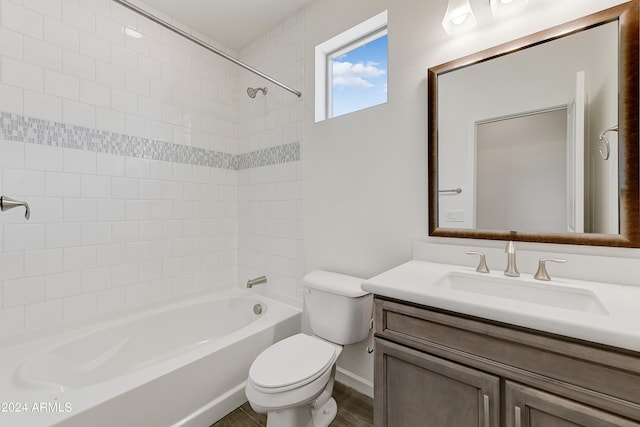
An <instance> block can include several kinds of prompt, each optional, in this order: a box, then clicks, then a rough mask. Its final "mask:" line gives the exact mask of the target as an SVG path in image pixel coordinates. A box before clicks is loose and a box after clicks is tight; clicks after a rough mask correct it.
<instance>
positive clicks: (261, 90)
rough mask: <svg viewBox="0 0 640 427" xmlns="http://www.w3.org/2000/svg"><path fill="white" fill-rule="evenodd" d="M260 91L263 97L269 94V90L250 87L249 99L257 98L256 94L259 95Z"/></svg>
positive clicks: (248, 91) (248, 89)
mask: <svg viewBox="0 0 640 427" xmlns="http://www.w3.org/2000/svg"><path fill="white" fill-rule="evenodd" d="M258 91H260V92H262V94H263V95H266V94H267V88H266V87H256V88H252V87H248V88H247V95H249V98H255V97H256V94H257V93H258Z"/></svg>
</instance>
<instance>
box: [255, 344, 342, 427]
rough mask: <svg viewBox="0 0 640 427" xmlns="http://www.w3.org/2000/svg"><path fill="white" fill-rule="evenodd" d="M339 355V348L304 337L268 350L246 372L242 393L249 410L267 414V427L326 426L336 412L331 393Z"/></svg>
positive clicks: (275, 345) (340, 348) (276, 345)
mask: <svg viewBox="0 0 640 427" xmlns="http://www.w3.org/2000/svg"><path fill="white" fill-rule="evenodd" d="M341 352H342V347H341V346H338V345H335V344H333V343H329V342H327V341H324V340H322V339H321V338H318V337H313V336H310V335H305V334H297V335H294V336H291V337H289V338H286V339H284V340H282V341H279V342H278V343H276V344H274V345H273V346H271V347H269V348H268V349H267V350H265V351H264V352H262V353H261V354H260V355H259V356H258V357H257V358H256V360H255V361H254V362H253V364H252V365H251V369H250V370H249V379H248V381H247V386H246V389H245V392H246V394H247V399H248V400H249V402H250V404H251V407H252V408H253V409H254V410H255V411H256V412H259V413H265V412H266V413H268V414H269V415H268V417H267V426H269V427H271V426H280V427H283V426H289V425H291V426H309V427H311V426H314V427H317V426H328V425H329V424H330V423H331V421H332V420H333V418H335V414H336V412H337V405H336V404H335V401H333V399H332V398H331V393H332V392H333V379H334V377H335V361H336V360H337V359H338V356H339V355H340V353H341ZM329 386H330V389H329ZM322 419H325V420H326V421H325V422H323V421H322Z"/></svg>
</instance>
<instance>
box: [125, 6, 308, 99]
mask: <svg viewBox="0 0 640 427" xmlns="http://www.w3.org/2000/svg"><path fill="white" fill-rule="evenodd" d="M113 1H114V2H116V3H119V4H121V5H122V6H124V7H126V8H128V9H131V10H133V11H134V12H136V13H137V14H139V15H142V16H144V17H145V18H147V19H150V20H151V21H153V22H155V23H156V24H158V25H160V26H162V27H164V28H166V29H168V30H170V31H173V32H174V33H176V34H178V35H181V36H182V37H184V38H186V39H188V40H190V41H192V42H194V43H195V44H197V45H199V46H201V47H203V48H205V49H207V50H208V51H211V52H213V53H215V54H216V55H219V56H221V57H223V58H224V59H226V60H228V61H231V62H233V63H234V64H236V65H239V66H240V67H242V68H244V69H245V70H248V71H251V72H252V73H254V74H257V75H258V76H260V77H262V78H263V79H266V80H269V81H270V82H271V83H273V84H275V85H278V86H280V87H281V88H282V89H284V90H287V91H289V92H291V93H293V94H294V95H296V96H297V97H298V98H300V97H301V96H302V92H299V91H297V90H295V89H292V88H290V87H289V86H287V85H285V84H284V83H281V82H279V81H278V80H276V79H274V78H273V77H270V76H268V75H266V74H265V73H263V72H262V71H259V70H256V69H255V68H253V67H252V66H250V65H247V64H245V63H244V62H242V61H240V60H238V59H236V58H234V57H233V56H231V55H228V54H226V53H224V52H223V51H221V50H219V49H216V48H215V47H213V46H211V45H210V44H208V43H205V42H203V41H202V40H200V39H198V38H196V37H193V36H192V35H191V34H189V33H186V32H184V31H182V30H181V29H179V28H177V27H175V26H173V25H171V24H169V23H168V22H166V21H163V20H162V19H160V18H158V17H157V16H155V15H152V14H150V13H149V12H147V11H146V10H144V9H141V8H139V7H138V6H136V5H134V4H131V3H129V2H128V1H127V0H113Z"/></svg>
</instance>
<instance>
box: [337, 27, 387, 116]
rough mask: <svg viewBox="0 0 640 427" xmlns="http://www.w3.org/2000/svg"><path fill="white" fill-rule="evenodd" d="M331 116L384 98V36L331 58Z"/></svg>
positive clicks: (381, 100) (385, 51)
mask: <svg viewBox="0 0 640 427" xmlns="http://www.w3.org/2000/svg"><path fill="white" fill-rule="evenodd" d="M332 67H333V106H332V107H333V117H336V116H340V115H343V114H347V113H351V112H353V111H357V110H362V109H363V108H368V107H372V106H374V105H378V104H382V103H385V102H387V36H386V35H384V36H382V37H380V38H378V39H376V40H373V41H371V42H369V43H367V44H365V45H363V46H360V47H359V48H357V49H354V50H352V51H350V52H347V53H346V54H344V55H341V56H340V57H338V58H335V59H334V60H333V64H332Z"/></svg>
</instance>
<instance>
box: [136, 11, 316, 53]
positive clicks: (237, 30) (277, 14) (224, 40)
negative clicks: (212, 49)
mask: <svg viewBox="0 0 640 427" xmlns="http://www.w3.org/2000/svg"><path fill="white" fill-rule="evenodd" d="M312 1H313V0H180V1H176V0H142V1H140V2H136V3H137V4H140V6H141V7H144V3H146V4H148V5H149V6H151V7H153V8H154V9H157V10H159V11H161V12H163V13H166V14H167V15H169V16H171V17H172V18H173V19H176V20H178V21H180V22H182V23H183V24H186V25H188V26H189V27H191V28H193V29H195V30H197V31H199V32H201V33H202V34H205V35H207V36H209V37H211V38H212V39H213V40H215V41H217V42H218V43H221V44H222V45H223V46H226V47H228V48H232V49H240V48H242V47H244V46H246V45H247V44H249V43H251V42H252V41H253V40H255V39H256V38H257V37H258V36H260V35H262V34H264V33H266V32H267V31H269V30H270V29H271V28H273V27H274V26H275V25H276V24H278V23H279V22H281V21H282V20H284V19H285V18H287V17H288V16H290V15H292V14H294V13H295V12H297V11H299V10H300V9H302V8H303V7H305V6H306V5H307V4H309V3H311V2H312Z"/></svg>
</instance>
